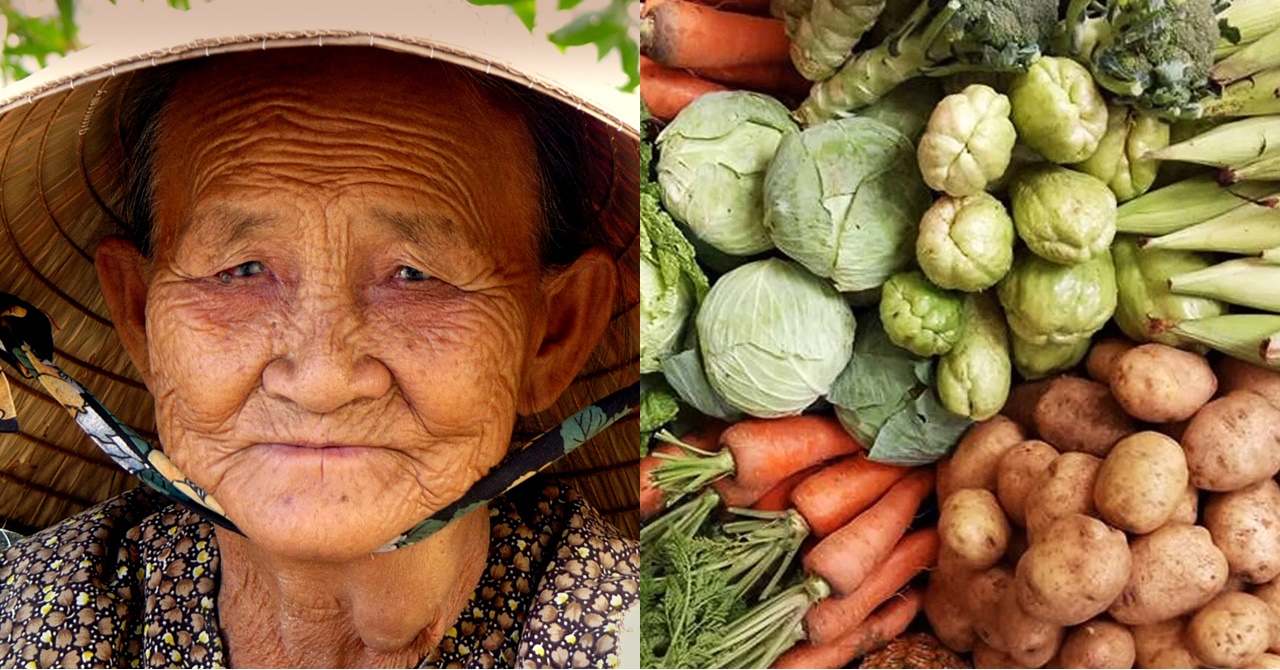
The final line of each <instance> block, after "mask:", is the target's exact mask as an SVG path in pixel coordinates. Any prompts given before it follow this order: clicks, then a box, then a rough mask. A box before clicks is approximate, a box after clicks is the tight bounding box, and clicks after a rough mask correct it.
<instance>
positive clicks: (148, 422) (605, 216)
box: [0, 0, 639, 537]
mask: <svg viewBox="0 0 1280 670" xmlns="http://www.w3.org/2000/svg"><path fill="white" fill-rule="evenodd" d="M500 16H502V13H501V12H500V11H498V10H496V9H491V8H477V7H473V6H471V5H469V4H467V3H465V2H462V0H431V1H430V2H427V1H424V0H386V1H382V0H373V1H370V0H362V1H361V2H342V3H316V2H299V1H287V2H282V1H281V0H272V2H253V3H243V2H233V1H231V0H225V1H224V0H219V1H218V2H213V3H210V4H209V5H206V6H203V7H197V8H194V9H193V10H192V11H190V12H172V14H171V18H170V19H169V21H170V22H169V23H168V24H167V25H158V24H148V25H146V26H140V27H139V30H138V31H137V33H136V34H132V35H118V36H116V38H114V39H112V40H110V41H109V42H103V43H101V44H98V45H95V46H93V47H89V48H88V49H85V50H83V51H81V52H78V53H74V54H72V55H70V56H68V57H67V58H65V59H63V60H61V61H59V62H58V63H57V64H55V65H54V66H52V67H50V68H47V69H45V70H42V71H40V72H37V73H35V74H34V75H32V76H31V77H29V78H27V79H24V80H22V81H20V82H18V83H16V84H14V85H11V86H9V87H6V88H4V89H0V229H2V230H0V291H3V292H7V293H12V294H14V295H16V296H18V297H20V298H22V299H23V300H26V301H28V302H30V303H32V304H34V305H36V306H37V307H39V308H41V309H42V310H44V311H45V312H47V313H48V314H49V315H50V316H51V317H52V318H53V320H54V321H55V322H56V323H57V325H58V329H57V330H56V332H55V333H54V337H55V342H56V344H57V354H56V356H55V361H56V362H57V363H58V364H59V365H60V366H61V367H62V369H63V370H65V371H66V372H67V373H68V374H69V375H71V376H72V377H73V378H75V379H77V380H78V381H80V382H81V383H82V384H84V386H86V387H87V388H88V389H89V391H91V392H92V393H94V394H95V395H96V396H97V397H98V398H99V399H100V400H101V401H102V402H103V404H104V405H105V406H106V407H107V408H108V409H110V410H111V411H113V412H114V413H115V414H116V415H117V416H118V417H119V418H120V419H121V420H122V421H124V422H126V423H128V424H129V425H131V426H132V427H133V428H135V429H136V430H137V431H138V432H139V433H140V434H141V435H142V436H143V437H145V438H147V439H148V440H150V441H152V442H153V443H156V441H157V438H156V432H155V431H156V426H155V419H154V416H153V403H152V398H151V396H150V394H149V393H148V392H147V389H146V388H145V386H144V385H143V383H142V381H141V378H140V376H139V375H138V373H137V371H136V370H135V369H134V367H133V365H132V363H131V362H130V361H129V358H128V356H127V355H126V354H125V351H124V349H123V347H122V346H121V345H120V342H119V341H118V339H117V337H116V335H115V332H114V330H113V328H112V324H111V321H110V317H109V313H108V310H107V307H106V304H105V302H104V301H103V298H102V295H101V293H100V292H99V289H98V285H97V278H96V275H95V273H94V269H93V253H94V249H95V246H96V244H97V242H98V241H99V240H100V239H101V238H103V237H104V236H106V235H109V234H117V233H120V232H121V229H120V227H119V222H120V221H121V217H122V216H123V212H124V207H123V206H122V201H123V194H124V187H125V183H124V177H125V174H126V170H125V167H127V163H128V158H127V156H128V149H127V146H126V145H127V142H128V141H129V140H128V138H127V137H126V134H127V133H126V131H125V129H126V128H127V127H128V126H129V124H128V122H127V119H125V118H124V114H126V113H127V112H125V110H127V109H128V106H127V101H128V100H129V96H130V95H131V94H132V93H135V92H136V91H138V90H139V89H140V88H142V87H143V86H142V84H144V82H145V81H146V80H147V79H148V78H150V77H153V76H155V75H156V73H157V72H159V71H160V70H161V69H163V68H164V67H165V66H166V65H168V64H172V63H176V62H180V61H186V60H190V59H198V58H216V57H218V55H220V54H227V53H233V52H244V51H249V50H260V49H273V48H281V47H310V48H326V47H337V46H363V47H370V48H379V49H391V50H395V51H400V52H406V53H411V54H416V55H419V56H421V57H423V58H432V59H437V60H442V61H447V62H450V63H454V64H457V65H461V66H463V67H467V68H470V69H472V70H475V71H478V72H482V73H486V74H488V75H490V76H494V77H501V78H503V79H506V80H509V81H511V82H515V83H516V84H518V85H521V86H525V87H528V89H529V90H530V91H533V92H536V93H538V94H542V95H545V96H549V97H550V98H552V99H554V100H555V101H558V103H560V104H561V105H562V109H563V113H564V114H566V115H576V116H578V117H580V120H581V123H582V125H583V126H584V127H585V128H586V129H587V133H588V138H587V142H586V143H585V145H586V147H587V150H588V152H589V155H588V156H587V157H586V163H587V165H588V166H589V169H590V170H591V172H592V174H593V176H594V177H595V178H593V179H586V180H584V182H587V183H594V184H598V185H599V186H598V187H596V188H595V189H594V191H593V192H592V193H591V194H590V195H591V200H592V202H593V203H595V206H596V208H597V217H598V218H597V222H596V225H597V226H598V227H599V232H600V233H601V235H600V237H601V239H603V240H604V241H605V244H607V245H608V247H609V248H610V250H611V251H612V252H613V254H614V256H615V258H617V262H618V272H619V279H620V281H619V292H618V295H617V296H616V298H615V299H614V301H613V303H612V304H611V305H602V306H601V309H608V310H610V312H611V316H612V321H611V323H610V327H609V330H608V332H607V333H606V335H605V338H604V339H603V341H602V342H601V343H600V345H599V347H598V348H597V350H596V351H595V353H594V354H593V356H592V357H591V359H590V360H589V361H588V363H587V365H586V367H585V368H584V369H583V371H582V372H581V374H580V375H579V376H578V378H577V379H576V380H575V381H574V383H573V384H572V386H571V387H570V388H569V389H568V390H567V391H566V392H565V393H564V394H563V395H562V396H561V398H560V399H559V401H558V402H557V404H556V405H555V407H554V408H552V409H551V410H549V411H547V412H544V413H541V414H538V415H535V416H529V417H522V418H521V419H520V420H519V421H518V422H517V425H516V435H515V436H514V440H515V441H517V442H518V441H521V440H523V439H528V438H531V437H533V436H534V435H536V434H537V433H540V432H542V431H543V430H546V429H549V428H551V427H553V426H555V425H556V424H558V423H559V422H560V421H561V420H562V419H563V418H565V417H567V416H569V415H570V414H572V413H573V412H574V411H576V410H578V409H581V408H582V407H584V406H586V405H588V404H589V403H591V402H593V401H596V400H598V399H600V398H602V397H604V396H605V395H607V394H609V393H610V392H612V391H615V390H617V389H619V388H622V387H625V386H627V385H629V384H632V383H634V382H636V381H637V380H638V379H639V367H638V351H639V348H638V346H639V345H638V335H637V333H638V330H639V317H638V309H637V305H638V302H639V269H638V268H639V248H638V241H637V239H638V235H639V232H638V204H637V203H638V180H639V132H638V129H637V127H638V125H639V123H638V118H639V112H638V109H637V110H634V111H633V112H632V113H630V114H627V113H626V111H625V110H626V103H625V100H626V98H625V96H620V95H619V96H618V97H617V98H615V99H612V100H610V99H608V98H609V90H610V89H609V88H608V87H607V86H601V85H600V82H598V81H593V80H588V79H585V78H584V77H583V76H582V73H581V71H579V72H575V71H574V70H573V69H572V67H571V62H570V59H566V58H564V57H563V56H562V55H560V54H558V53H557V52H556V51H555V49H554V48H552V47H551V46H550V45H548V44H546V43H545V41H544V40H543V39H542V38H539V37H535V36H532V35H530V34H528V33H527V32H526V31H524V30H523V28H522V27H520V26H519V25H518V24H516V23H514V22H510V23H504V22H502V21H499V20H496V19H497V18H498V17H500ZM619 101H623V102H621V103H620V102H619ZM122 103H125V104H122ZM618 110H623V111H622V112H619V111H618ZM10 372H12V371H10ZM8 376H9V380H10V385H11V386H12V387H13V393H14V396H15V398H14V400H15V403H16V408H17V411H18V418H19V422H20V432H18V433H16V434H6V435H0V527H8V528H11V529H14V530H18V531H20V532H23V531H31V530H35V529H39V528H44V527H47V526H49V525H51V524H53V523H55V522H57V521H59V520H61V519H63V518H65V517H67V516H70V515H72V514H75V513H77V512H79V511H81V510H83V509H84V508H86V507H88V506H90V505H92V504H94V503H97V502H99V501H102V500H105V499H107V498H109V497H111V496H113V495H116V494H118V493H120V492H121V491H124V490H126V489H128V488H132V487H133V486H136V485H137V483H138V482H137V480H136V479H134V478H132V477H131V476H129V475H127V474H125V473H124V472H123V471H122V470H120V469H119V468H118V467H117V466H116V465H115V464H113V463H112V462H111V461H110V460H109V459H108V458H107V456H106V455H104V454H103V453H101V452H99V451H98V449H97V448H96V447H95V446H94V445H93V444H92V443H91V442H90V441H89V440H88V439H87V438H86V437H84V435H83V433H82V432H81V431H80V429H79V428H78V427H77V426H76V425H75V424H74V423H73V422H72V421H71V420H70V419H69V418H68V416H67V415H66V413H65V411H64V410H63V409H62V408H61V407H60V406H59V405H57V404H56V403H55V402H54V401H53V400H52V399H51V398H50V397H49V396H48V395H47V394H46V393H45V392H44V391H43V389H41V388H39V385H38V384H35V383H34V382H30V381H28V380H25V379H22V378H21V377H17V376H16V375H8ZM637 460H638V432H637V424H636V421H635V420H634V418H632V419H630V420H624V421H621V422H619V423H618V424H616V425H615V426H613V427H612V428H610V429H609V430H608V431H607V432H605V433H603V434H602V435H600V436H599V437H597V438H596V439H595V440H593V441H592V442H590V443H588V444H587V445H585V446H584V447H582V448H581V449H578V450H577V451H576V452H574V453H573V454H571V455H570V456H568V457H566V458H565V459H563V460H562V461H560V462H559V463H557V465H556V466H555V467H554V471H556V472H559V473H560V474H561V475H562V476H563V477H565V478H567V479H568V480H569V481H570V482H571V483H573V484H574V485H575V486H576V487H577V488H578V489H579V490H580V491H582V492H583V493H584V495H585V496H586V497H587V498H588V500H589V501H590V502H591V503H593V504H594V506H595V507H596V508H597V509H599V510H601V511H602V512H603V513H604V515H605V516H606V518H608V519H609V520H610V521H612V522H613V523H614V524H615V525H617V526H618V527H619V528H620V529H622V530H623V532H625V533H627V534H629V535H631V536H633V537H634V536H635V535H636V533H637V531H638V521H637V518H636V513H635V509H636V506H637V501H638V490H637V472H638V471H637Z"/></svg>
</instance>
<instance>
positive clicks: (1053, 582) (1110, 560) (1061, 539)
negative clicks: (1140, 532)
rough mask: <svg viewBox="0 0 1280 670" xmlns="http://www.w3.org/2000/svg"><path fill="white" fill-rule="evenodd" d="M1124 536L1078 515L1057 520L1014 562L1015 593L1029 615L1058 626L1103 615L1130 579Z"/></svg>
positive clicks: (1072, 624)
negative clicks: (1015, 569) (1016, 562)
mask: <svg viewBox="0 0 1280 670" xmlns="http://www.w3.org/2000/svg"><path fill="white" fill-rule="evenodd" d="M1129 571H1130V557H1129V544H1128V542H1127V541H1126V539H1125V536H1124V533H1122V532H1120V531H1118V530H1115V529H1114V528H1111V527H1109V526H1107V524H1105V523H1103V522H1101V521H1099V520H1097V519H1094V518H1093V517H1088V516H1085V515H1083V514H1070V515H1067V516H1064V517H1062V518H1061V519H1058V520H1057V521H1055V522H1054V523H1053V525H1052V526H1049V528H1048V529H1047V530H1046V531H1045V532H1044V537H1043V538H1039V539H1037V541H1036V543H1035V544H1033V545H1031V548H1030V549H1028V550H1027V553H1025V554H1023V555H1022V560H1020V561H1018V567H1017V571H1016V576H1015V578H1014V588H1016V589H1017V591H1018V604H1020V605H1022V609H1023V610H1025V611H1026V612H1027V613H1028V614H1030V615H1031V616H1034V617H1036V618H1037V619H1042V620H1044V621H1048V622H1050V623H1056V624H1059V625H1062V626H1074V625H1076V624H1080V623H1084V622H1085V621H1088V620H1089V619H1092V618H1094V617H1096V616H1098V615H1099V614H1102V613H1103V612H1105V611H1107V608H1108V607H1110V606H1111V603H1112V602H1113V601H1114V600H1115V599H1116V597H1117V596H1119V595H1120V593H1121V591H1123V590H1124V588H1125V583H1126V582H1127V581H1128V579H1129Z"/></svg>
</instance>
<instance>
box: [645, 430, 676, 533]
mask: <svg viewBox="0 0 1280 670" xmlns="http://www.w3.org/2000/svg"><path fill="white" fill-rule="evenodd" d="M655 454H668V455H670V456H673V457H676V458H679V457H681V456H683V455H684V450H683V449H681V448H680V447H677V446H675V445H674V444H663V445H659V446H657V447H654V448H653V449H651V450H650V451H649V455H648V456H645V457H644V458H642V459H640V520H642V521H647V520H649V519H651V518H653V517H655V516H657V515H658V514H659V513H660V512H662V510H664V509H666V508H667V494H666V492H665V491H663V490H662V489H660V488H658V487H657V486H654V485H653V480H652V479H650V477H649V474H650V473H651V472H652V471H653V469H654V468H656V467H658V466H659V465H662V463H663V461H662V459H661V458H658V457H657V456H656V455H655Z"/></svg>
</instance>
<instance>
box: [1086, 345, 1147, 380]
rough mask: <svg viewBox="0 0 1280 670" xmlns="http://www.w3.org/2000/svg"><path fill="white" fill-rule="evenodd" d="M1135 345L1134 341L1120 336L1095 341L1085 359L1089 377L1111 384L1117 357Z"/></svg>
mask: <svg viewBox="0 0 1280 670" xmlns="http://www.w3.org/2000/svg"><path fill="white" fill-rule="evenodd" d="M1135 346H1137V345H1135V344H1134V343H1133V342H1130V341H1129V340H1124V339H1120V338H1118V337H1108V338H1107V339H1105V340H1098V341H1097V342H1095V343H1094V344H1093V348H1092V349H1090V350H1089V356H1088V357H1087V358H1085V360H1084V367H1085V370H1087V371H1088V372H1089V378H1090V379H1092V380H1093V381H1095V382H1098V383H1100V384H1108V385H1109V384H1111V371H1112V370H1113V369H1114V368H1115V362H1116V359H1117V358H1119V357H1120V356H1122V355H1124V354H1125V352H1127V351H1129V350H1130V349H1132V348H1134V347H1135Z"/></svg>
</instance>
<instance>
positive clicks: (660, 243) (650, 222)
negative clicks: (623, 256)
mask: <svg viewBox="0 0 1280 670" xmlns="http://www.w3.org/2000/svg"><path fill="white" fill-rule="evenodd" d="M706 293H707V277H706V275H704V274H703V273H702V270H701V269H700V268H699V267H698V263H697V260H696V259H695V258H694V252H693V247H692V246H691V245H690V244H689V241H688V240H686V239H685V238H684V236H683V235H681V234H680V231H679V230H677V229H676V226H675V222H673V221H672V220H671V217H669V216H667V213H666V212H664V211H662V208H661V207H660V206H659V205H658V200H657V198H656V197H654V196H653V195H652V194H650V193H643V192H642V193H641V194H640V372H641V373H646V372H656V371H658V370H659V369H661V367H662V361H663V360H664V359H665V358H667V357H668V356H670V355H672V354H674V353H675V352H676V351H678V350H679V349H680V345H681V343H682V341H683V339H684V336H685V331H686V324H687V323H688V321H689V320H690V317H691V316H692V314H693V313H694V311H695V310H696V308H697V304H698V303H699V302H700V301H701V300H702V298H703V296H705V295H706Z"/></svg>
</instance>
